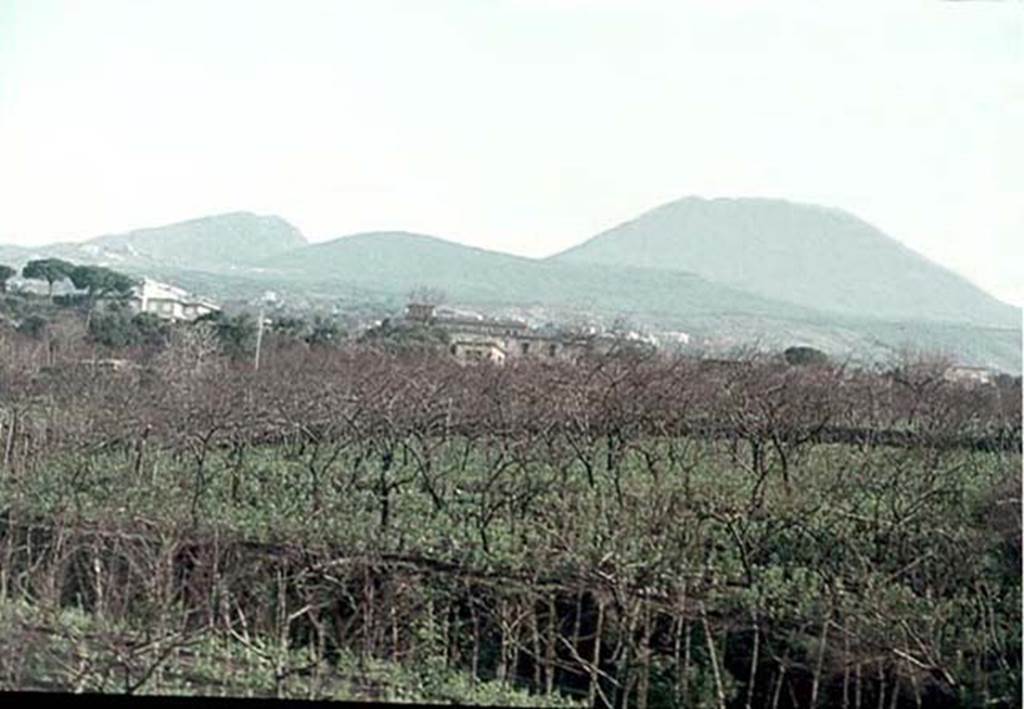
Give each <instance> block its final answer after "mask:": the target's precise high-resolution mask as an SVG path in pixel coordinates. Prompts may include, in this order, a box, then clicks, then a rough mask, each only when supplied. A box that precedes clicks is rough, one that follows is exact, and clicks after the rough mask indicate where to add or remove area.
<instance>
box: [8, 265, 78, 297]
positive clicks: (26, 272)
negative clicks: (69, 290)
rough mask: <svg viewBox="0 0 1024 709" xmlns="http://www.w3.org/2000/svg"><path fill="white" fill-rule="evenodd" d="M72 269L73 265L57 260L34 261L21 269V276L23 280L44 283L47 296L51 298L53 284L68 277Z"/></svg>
mask: <svg viewBox="0 0 1024 709" xmlns="http://www.w3.org/2000/svg"><path fill="white" fill-rule="evenodd" d="M74 268H75V266H74V264H72V263H68V262H67V261H64V260H62V259H59V258H44V259H36V260H34V261H29V262H28V263H27V264H25V268H23V269H21V275H22V277H23V278H31V279H34V280H39V281H46V283H47V285H48V286H49V293H48V294H49V296H50V297H51V298H52V297H53V284H54V283H56V282H57V281H63V280H64V279H65V278H67V277H69V276H70V275H71V271H72V270H74Z"/></svg>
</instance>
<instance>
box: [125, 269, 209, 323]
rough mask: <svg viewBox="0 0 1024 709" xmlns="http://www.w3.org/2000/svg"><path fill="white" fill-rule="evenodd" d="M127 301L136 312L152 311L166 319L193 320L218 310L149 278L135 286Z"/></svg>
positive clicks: (207, 302) (179, 289) (184, 292)
mask: <svg viewBox="0 0 1024 709" xmlns="http://www.w3.org/2000/svg"><path fill="white" fill-rule="evenodd" d="M128 303H129V305H130V307H131V308H132V310H133V311H134V312H136V313H152V314H153V315H156V316H158V317H161V318H164V319H167V320H195V319H196V318H199V317H202V316H203V315H206V314H208V313H213V312H216V311H218V310H220V308H219V307H218V306H217V305H215V304H214V303H211V302H210V301H208V300H205V299H203V298H198V297H196V296H194V295H191V294H190V293H188V292H187V291H185V290H183V289H181V288H177V287H175V286H171V285H168V284H166V283H160V282H159V281H154V280H152V279H150V278H146V279H143V281H142V283H140V284H139V285H137V286H135V289H134V291H133V293H132V297H131V299H130V300H129V301H128Z"/></svg>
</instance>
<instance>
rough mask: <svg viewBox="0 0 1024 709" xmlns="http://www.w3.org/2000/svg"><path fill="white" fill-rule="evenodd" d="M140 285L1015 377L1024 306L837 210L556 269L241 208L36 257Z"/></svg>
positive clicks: (569, 255) (644, 231) (738, 204)
mask: <svg viewBox="0 0 1024 709" xmlns="http://www.w3.org/2000/svg"><path fill="white" fill-rule="evenodd" d="M46 256H57V257H60V258H65V259H68V260H70V261H74V262H82V263H97V264H102V265H106V266H110V267H112V268H116V269H119V270H122V271H124V272H126V273H130V274H133V275H138V276H141V275H147V276H151V277H154V278H158V279H161V280H165V281H168V282H171V283H176V284H178V285H180V286H183V287H185V288H188V289H190V290H193V291H194V292H196V293H199V294H201V295H207V296H211V297H213V298H215V299H217V300H219V301H221V302H224V303H230V302H231V301H234V302H236V303H243V302H251V301H252V300H253V299H254V298H256V297H258V296H260V295H262V294H263V293H264V292H265V291H266V290H273V291H275V292H277V293H278V294H279V295H281V296H282V297H283V298H284V301H285V302H286V303H289V304H291V306H292V307H299V308H303V307H312V308H317V309H320V308H323V307H325V306H326V307H330V308H340V309H342V310H345V311H349V312H358V313H359V314H360V315H359V316H360V317H361V318H364V317H366V316H369V317H371V318H374V317H382V316H383V315H385V314H387V313H394V312H397V311H398V310H399V309H400V308H401V307H402V305H403V304H404V302H405V300H406V297H407V294H408V293H409V292H410V291H411V290H413V289H414V288H417V287H421V286H427V287H431V288H437V289H440V290H442V291H444V292H445V293H446V294H447V296H448V301H449V303H450V304H453V305H459V306H467V307H470V308H473V309H475V310H479V311H481V312H494V313H497V312H502V313H504V314H510V313H514V314H521V315H526V314H528V315H529V316H530V317H531V319H532V320H533V321H535V322H544V321H556V322H557V321H559V320H565V319H570V318H571V319H578V318H579V317H580V316H582V317H583V318H584V319H586V320H592V319H599V320H604V321H605V322H606V323H607V322H610V321H611V320H612V319H613V318H616V317H620V316H625V317H626V318H627V319H629V320H632V321H633V322H634V323H636V324H637V325H638V326H640V327H644V328H646V329H649V330H652V331H662V332H667V331H672V332H678V331H683V332H686V333H688V334H690V335H691V336H692V337H693V338H694V341H696V342H702V343H705V344H707V346H708V347H711V348H718V347H729V346H734V345H735V346H743V345H748V344H752V343H757V344H760V345H762V346H766V347H772V348H780V347H786V346H789V345H793V344H807V345H811V346H814V347H818V348H819V349H822V350H824V351H826V352H829V353H830V354H833V355H836V356H839V357H854V358H858V359H865V360H871V359H875V360H877V359H879V358H885V357H887V356H889V355H891V354H893V353H895V352H897V351H899V350H900V349H902V348H904V347H908V346H910V347H916V348H918V349H922V350H931V351H940V352H945V353H949V354H952V355H954V356H955V357H956V358H957V359H959V360H960V361H962V362H964V363H968V364H976V365H982V366H990V367H995V368H998V369H1002V370H1004V371H1008V372H1013V373H1018V372H1020V371H1021V311H1020V309H1018V308H1014V307H1012V306H1010V305H1007V304H1005V303H1001V302H999V301H998V300H996V299H994V298H992V297H991V296H989V295H987V294H986V293H984V292H983V291H981V290H980V289H978V288H977V287H975V286H974V285H972V284H971V283H969V282H968V281H966V280H965V279H963V278H961V277H959V276H957V275H956V274H954V273H952V272H950V271H948V270H946V269H944V268H942V267H940V266H937V265H936V264H933V263H931V262H930V261H928V260H927V259H925V258H923V257H922V256H920V255H918V254H916V253H914V252H912V251H910V250H909V249H906V248H905V247H903V246H901V245H900V244H899V243H897V242H896V241H894V240H893V239H891V238H889V237H888V236H886V235H885V234H883V233H882V232H880V231H879V230H877V229H875V228H874V227H872V226H870V225H868V224H866V223H865V222H863V221H861V220H860V219H858V218H856V217H854V216H852V215H849V214H846V213H844V212H841V211H839V210H835V209H826V208H823V207H814V206H809V205H800V204H792V203H789V202H783V201H779V200H764V199H727V200H722V199H716V200H703V199H699V198H687V199H683V200H679V201H677V202H673V203H671V204H667V205H664V206H662V207H659V208H657V209H654V210H652V211H650V212H647V213H646V214H643V215H641V216H639V217H637V218H636V219H634V220H632V221H630V222H627V223H626V224H623V225H621V226H619V227H616V228H614V229H611V230H609V231H606V232H604V233H602V234H599V235H597V236H595V237H594V238H592V239H590V240H589V241H587V242H585V243H583V244H581V245H579V246H577V247H575V248H573V249H569V250H568V251H565V252H563V253H561V254H558V255H556V256H553V257H550V258H547V259H530V258H523V257H519V256H512V255H509V254H503V253H497V252H493V251H487V250H484V249H479V248H473V247H469V246H463V245H460V244H457V243H453V242H450V241H445V240H444V239H440V238H437V237H433V236H426V235H422V234H411V233H408V232H372V233H364V234H355V235H352V236H344V237H341V238H337V239H333V240H331V241H328V242H323V243H317V244H309V243H307V241H306V240H305V238H304V237H303V236H302V234H301V233H300V232H299V231H298V230H297V229H296V228H295V227H293V226H292V225H291V224H289V223H288V222H286V221H285V220H283V219H281V218H280V217H275V216H257V215H254V214H249V213H245V212H239V213H232V214H223V215H219V216H213V217H206V218H203V219H194V220H191V221H187V222H181V223H178V224H171V225H168V226H163V227H158V228H154V229H140V230H136V231H132V232H127V233H124V234H114V235H107V236H101V237H97V238H95V239H91V240H89V241H86V242H83V243H78V244H68V243H64V244H53V245H51V246H47V247H42V248H38V249H28V248H21V247H2V246H0V257H2V258H0V262H3V263H10V264H11V265H21V264H23V263H24V262H25V261H27V260H29V259H32V258H41V257H46Z"/></svg>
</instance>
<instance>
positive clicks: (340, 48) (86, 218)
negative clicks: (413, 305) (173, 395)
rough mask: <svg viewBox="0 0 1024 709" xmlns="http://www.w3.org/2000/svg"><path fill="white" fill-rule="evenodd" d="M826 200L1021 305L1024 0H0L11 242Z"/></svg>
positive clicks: (547, 230) (502, 227) (503, 240)
mask: <svg viewBox="0 0 1024 709" xmlns="http://www.w3.org/2000/svg"><path fill="white" fill-rule="evenodd" d="M688 195H700V196H704V197H742V196H757V197H778V198H784V199H789V200H792V201H797V202H811V203H816V204H823V205H827V206H832V207H839V208H842V209H845V210H847V211H849V212H852V213H854V214H856V215H857V216H859V217H861V218H863V219H865V220H867V221H868V222H871V223H872V224H874V225H876V226H878V227H879V228H881V229H882V230H883V231H885V232H886V233H888V234H889V235H891V236H893V237H894V238H896V239H898V240H900V241H901V242H903V243H904V244H906V245H907V246H909V247H910V248H912V249H914V250H916V251H918V252H920V253H922V254H924V255H925V256H927V257H929V258H931V259H932V260H933V261H936V262H938V263H940V264H942V265H944V266H947V267H949V268H951V269H953V270H955V271H957V272H959V273H961V274H963V275H965V276H966V277H968V278H969V279H971V280H972V281H974V282H975V283H977V284H978V285H980V286H981V287H983V288H985V289H986V290H988V291H989V292H991V293H993V294H994V295H996V296H997V297H1000V298H1002V299H1004V300H1006V301H1009V302H1013V303H1015V304H1018V305H1022V304H1024V2H1022V1H1021V0H1005V1H1003V2H980V1H979V2H972V1H964V2H943V1H941V0H922V1H920V2H917V1H912V0H884V1H881V2H876V1H873V0H858V1H857V2H845V1H844V2H838V1H836V0H830V1H823V0H816V1H807V2H787V1H785V0H773V2H770V3H767V2H765V3H749V2H741V1H740V0H708V1H707V2H689V3H688V2H681V1H680V0H672V1H669V2H654V1H652V2H645V1H643V0H622V1H613V0H430V1H426V0H407V1H406V2H398V1H395V0H363V1H361V2H354V1H353V2H349V1H345V0H323V1H319V0H287V1H285V0H277V1H275V2H264V1H260V0H218V1H217V2H207V1H206V0H164V1H159V2H158V1H156V0H90V1H89V2H87V3H85V2H53V1H50V0H25V1H22V0H0V243H9V244H10V243H13V244H22V245H40V244H43V243H46V242H52V241H55V240H79V239H85V238H89V237H93V236H97V235H99V234H104V233H111V232H119V231H126V230H129V229H134V228H139V227H146V226H158V225H161V224H167V223H171V222H174V221H180V220H183V219H191V218H195V217H200V216H205V215H209V214H215V213H221V212H229V211H238V210H246V211H253V212H257V213H261V214H278V215H280V216H282V217H284V218H285V219H287V220H288V221H290V222H292V223H293V224H295V225H296V226H297V227H299V228H300V229H301V230H302V231H303V232H304V233H305V234H306V236H307V237H308V238H310V239H311V240H314V241H321V240H325V239H329V238H335V237H338V236H342V235H345V234H351V233H355V232H360V231H376V230H406V231H413V232H419V233H426V234H431V235H435V236H440V237H443V238H446V239H450V240H453V241H457V242H460V243H464V244H470V245H474V246H479V247H483V248H489V249H495V250H500V251H506V252H509V253H515V254H520V255H525V256H546V255H549V254H552V253H555V252H557V251H560V250H562V249H564V248H567V247H569V246H572V245H575V244H577V243H579V242H581V241H583V240H585V239H587V238H589V237H590V236H593V235H594V234H596V233H598V232H600V231H602V230H604V229H608V228H611V227H613V226H615V225H617V224H619V223H621V222H623V221H626V220H628V219H631V218H633V217H635V216H637V215H639V214H640V213H642V212H644V211H646V210H648V209H651V208H653V207H655V206H657V205H659V204H662V203H664V202H668V201H671V200H673V199H677V198H680V197H684V196H688Z"/></svg>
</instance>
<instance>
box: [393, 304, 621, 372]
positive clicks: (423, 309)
mask: <svg viewBox="0 0 1024 709" xmlns="http://www.w3.org/2000/svg"><path fill="white" fill-rule="evenodd" d="M405 321H406V322H407V323H408V324H410V325H420V326H429V327H434V328H439V329H441V330H444V331H445V332H446V333H447V334H448V338H449V344H448V348H449V351H450V352H451V354H452V355H453V356H454V357H455V358H456V359H458V360H460V361H463V362H491V363H493V364H504V363H505V362H506V361H508V360H510V359H517V358H522V357H531V358H543V359H550V360H562V361H570V362H571V361H575V360H576V359H578V358H579V357H581V356H583V355H585V354H587V353H592V352H600V351H607V350H610V349H611V348H612V347H613V346H614V341H612V340H610V339H608V338H603V337H600V336H596V335H592V334H591V335H573V334H567V333H554V332H542V331H537V330H532V329H530V327H529V326H528V325H527V324H526V323H524V322H521V321H518V320H498V319H488V318H472V317H465V316H458V315H453V314H440V313H438V312H436V309H435V307H434V306H433V305H429V304H424V303H410V304H409V305H408V306H407V308H406V313H405Z"/></svg>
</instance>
